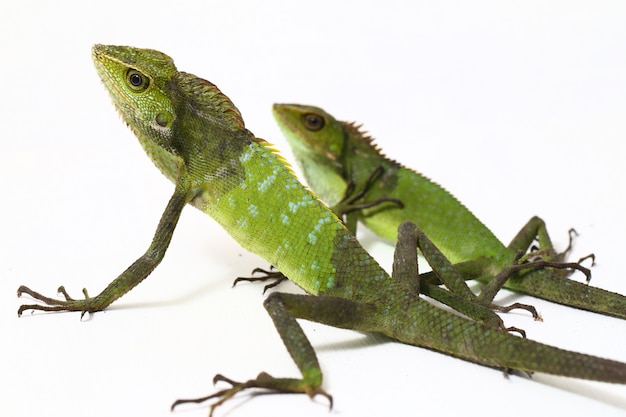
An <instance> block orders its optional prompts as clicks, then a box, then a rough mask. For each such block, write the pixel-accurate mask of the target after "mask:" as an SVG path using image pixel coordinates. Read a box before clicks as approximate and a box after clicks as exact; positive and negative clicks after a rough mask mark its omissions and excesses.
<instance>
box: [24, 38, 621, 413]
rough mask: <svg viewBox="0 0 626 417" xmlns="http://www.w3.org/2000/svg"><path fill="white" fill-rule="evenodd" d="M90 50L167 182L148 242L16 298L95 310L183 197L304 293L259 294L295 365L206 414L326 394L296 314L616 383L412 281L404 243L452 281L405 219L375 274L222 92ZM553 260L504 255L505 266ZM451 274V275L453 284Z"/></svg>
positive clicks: (123, 56) (131, 280)
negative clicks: (66, 281) (112, 273)
mask: <svg viewBox="0 0 626 417" xmlns="http://www.w3.org/2000/svg"><path fill="white" fill-rule="evenodd" d="M93 60H94V63H95V66H96V69H97V72H98V74H99V75H100V77H101V79H102V81H103V83H104V85H105V87H106V88H107V89H108V91H109V93H110V95H111V97H112V100H113V102H114V104H115V106H116V107H117V109H118V111H119V112H120V113H121V115H122V117H123V119H124V121H125V122H126V123H127V124H128V125H129V127H130V128H131V129H132V131H133V132H134V133H135V135H136V136H137V137H138V139H139V141H140V143H141V145H142V146H143V148H144V149H145V151H146V152H147V154H148V155H149V157H150V158H151V159H152V161H153V162H154V163H155V165H156V166H157V167H158V168H159V169H160V170H161V172H162V173H163V174H165V176H166V177H167V178H169V179H170V180H171V181H172V182H173V183H174V184H175V190H174V193H173V195H172V197H171V198H170V200H169V202H168V204H167V206H166V208H165V211H164V213H163V215H162V217H161V220H160V222H159V225H158V227H157V230H156V232H155V235H154V238H153V241H152V243H151V244H150V246H149V248H148V250H147V251H146V253H145V254H144V255H142V256H141V257H139V259H137V261H135V262H134V263H133V264H132V265H130V266H129V267H128V269H126V270H125V271H124V272H122V274H120V276H119V277H117V278H116V279H115V280H114V281H113V282H111V284H109V285H108V286H107V287H106V288H105V289H104V290H103V291H102V292H101V293H100V294H98V295H97V296H95V297H89V296H88V295H87V292H86V291H85V290H83V292H84V294H85V298H84V299H73V298H72V297H70V296H69V295H68V293H67V292H66V291H65V289H63V288H62V287H61V288H60V292H61V293H62V294H63V295H64V297H63V298H64V299H55V298H50V297H46V296H44V295H42V294H40V293H38V292H36V291H33V290H31V289H29V288H27V287H25V286H22V287H20V288H19V289H18V295H24V294H26V295H29V296H30V297H33V298H34V299H36V300H38V302H39V303H35V304H28V305H22V306H21V307H20V309H19V314H22V313H23V312H24V311H28V310H39V311H77V312H80V313H81V314H85V313H93V312H96V311H100V310H103V309H105V308H106V307H107V306H109V305H110V304H111V303H112V302H113V301H115V300H116V299H118V298H119V297H121V296H122V295H124V294H125V293H127V292H128V291H130V290H131V289H132V288H134V287H135V286H136V285H137V284H138V283H139V282H141V281H142V280H143V279H144V278H146V277H147V276H148V275H149V274H150V273H151V272H152V270H154V268H155V267H156V266H157V265H158V264H159V262H160V261H161V260H162V259H163V256H164V254H165V251H166V249H167V247H168V245H169V242H170V239H171V237H172V234H173V232H174V229H175V227H176V223H177V221H178V219H179V216H180V214H181V212H182V210H183V208H184V207H185V206H186V205H187V204H190V205H192V206H194V207H196V208H198V209H200V210H202V211H203V212H205V213H207V214H208V215H210V216H211V217H213V218H214V219H215V220H216V221H217V222H218V223H219V224H220V225H222V226H223V227H224V228H225V229H226V230H227V231H228V232H229V233H230V235H231V236H232V237H233V238H234V239H235V240H236V241H237V242H239V243H240V244H241V245H242V246H243V247H244V248H246V249H247V250H249V251H251V252H254V253H257V254H259V255H260V256H262V257H263V258H265V259H266V260H267V261H268V262H270V263H271V264H273V265H275V266H276V267H277V268H278V269H279V270H280V271H281V272H282V273H284V274H285V275H286V276H287V277H288V278H289V279H290V280H292V281H293V282H294V283H295V284H297V285H299V286H300V287H301V288H302V289H303V290H304V291H305V292H306V293H307V294H285V293H280V292H274V293H272V294H270V295H269V296H268V297H267V298H266V300H265V303H264V305H265V307H266V309H267V311H268V313H269V315H270V317H271V318H272V320H273V321H274V324H275V326H276V329H277V331H278V333H279V335H280V336H281V338H282V340H283V342H284V344H285V346H286V347H287V350H288V351H289V353H290V355H291V357H292V358H293V360H294V361H295V363H296V365H297V366H298V368H299V369H300V372H301V375H300V377H297V378H275V377H272V376H270V375H268V374H266V373H263V372H262V373H260V374H259V375H258V376H257V377H256V378H252V379H250V380H248V381H245V382H236V381H233V380H231V379H229V378H226V377H224V376H221V375H217V376H216V377H215V380H219V381H225V382H227V383H230V384H231V386H230V387H229V388H226V389H224V390H221V391H219V392H217V393H215V394H212V395H209V396H207V397H205V398H200V399H194V400H179V401H176V402H175V403H174V405H173V407H174V406H176V405H178V404H181V403H185V402H190V401H194V402H198V401H204V400H208V399H213V400H214V401H215V402H214V403H213V404H212V405H211V413H213V410H214V409H215V407H217V406H219V405H221V404H223V403H224V402H225V401H227V400H228V399H230V398H231V397H232V396H234V395H236V394H237V393H239V392H241V391H244V390H247V389H251V388H257V389H262V390H266V391H268V392H271V393H285V392H289V393H304V394H307V395H309V396H311V397H313V396H316V395H322V396H325V397H326V398H328V399H329V401H331V404H332V398H331V396H330V395H329V394H327V393H326V392H325V391H324V390H323V388H322V372H321V370H320V366H319V364H318V361H317V358H316V355H315V351H314V350H313V347H312V346H311V344H310V343H309V341H308V339H307V337H306V335H305V334H304V332H303V331H302V329H301V327H300V325H299V324H298V323H297V321H296V319H305V320H312V321H317V322H320V323H325V324H328V325H332V326H337V327H341V328H346V329H355V330H360V331H368V332H377V333H382V334H385V335H387V336H389V337H391V338H393V339H395V340H398V341H400V342H404V343H409V344H413V345H416V346H423V347H427V348H430V349H433V350H436V351H439V352H442V353H445V354H449V355H452V356H455V357H458V358H462V359H465V360H468V361H472V362H476V363H479V364H482V365H486V366H490V367H496V368H501V369H505V370H522V371H527V372H545V373H551V374H556V375H563V376H569V377H574V378H585V379H591V380H599V381H605V382H613V383H626V364H624V363H621V362H617V361H614V360H609V359H602V358H598V357H595V356H590V355H585V354H582V353H576V352H571V351H566V350H562V349H558V348H555V347H551V346H547V345H544V344H541V343H538V342H535V341H531V340H528V339H525V338H522V337H518V336H515V335H512V334H510V333H509V332H507V331H506V329H505V328H504V326H503V324H502V321H501V320H500V319H499V318H498V316H497V315H495V313H493V311H492V310H491V309H490V308H491V307H493V306H491V305H490V304H489V303H488V302H477V301H476V300H475V299H474V298H473V297H474V296H473V295H472V294H471V293H470V292H469V290H468V289H467V292H465V290H455V291H454V292H453V291H448V290H446V289H443V288H440V287H437V286H434V285H430V284H428V283H421V282H420V276H419V273H418V266H417V256H416V253H417V251H416V247H419V248H420V249H421V250H422V252H423V253H424V254H425V255H426V258H427V259H428V261H429V263H430V264H431V266H432V267H433V269H434V271H435V272H436V274H437V276H438V278H439V279H441V280H442V281H444V283H446V285H449V286H451V287H454V288H457V286H458V285H461V286H462V285H464V280H463V278H462V277H460V276H459V275H458V274H456V273H455V268H454V266H452V265H451V264H450V262H449V261H448V260H447V259H446V258H445V257H443V256H442V255H441V252H439V251H438V250H437V248H436V247H435V246H434V245H432V243H431V242H430V241H429V240H428V239H427V238H426V236H424V235H423V234H422V233H421V232H420V230H419V229H417V228H416V227H415V225H413V224H412V223H403V224H402V225H401V226H400V228H399V239H398V245H397V247H396V255H395V257H394V264H393V274H392V275H391V276H390V275H388V274H387V273H386V272H385V271H384V270H383V269H382V268H381V267H380V265H379V264H378V263H377V262H376V261H375V260H374V259H373V258H372V257H371V256H370V255H369V254H368V253H367V252H366V251H365V250H364V249H363V248H362V247H361V245H360V244H359V242H358V241H357V240H356V239H355V237H354V236H353V235H352V234H351V233H350V231H349V230H348V229H347V228H346V227H345V226H344V225H343V223H342V222H341V221H340V220H339V219H338V218H337V217H336V216H335V214H333V212H332V211H331V210H330V209H329V208H328V207H327V206H326V205H324V204H323V203H322V202H320V200H319V199H318V198H317V197H316V195H315V194H313V193H312V192H311V191H309V190H308V189H307V188H305V187H304V186H302V185H301V184H300V183H299V182H298V180H297V179H296V177H295V176H294V174H293V172H292V171H291V169H290V168H289V166H288V165H287V164H286V163H285V161H284V160H283V159H282V158H281V157H280V156H279V155H278V154H277V152H276V151H275V150H273V149H272V148H271V146H270V145H269V144H268V143H267V142H265V141H264V140H262V139H259V138H257V137H255V136H254V135H253V134H252V133H251V132H249V131H248V130H247V129H246V128H245V126H244V123H243V120H242V117H241V115H240V113H239V111H238V110H237V108H236V107H235V106H234V105H233V104H232V103H231V101H230V100H229V99H228V98H227V97H226V96H225V95H223V94H222V93H221V92H220V91H219V90H218V89H217V87H216V86H215V85H213V84H211V83H210V82H208V81H205V80H203V79H201V78H198V77H196V76H194V75H191V74H188V73H184V72H180V71H178V70H177V69H176V67H175V65H174V63H173V61H172V59H171V58H170V57H168V56H167V55H165V54H163V53H161V52H158V51H154V50H149V49H138V48H131V47H122V46H104V45H95V46H94V47H93ZM546 266H552V267H557V268H561V267H562V268H571V267H572V266H571V265H568V264H563V265H557V264H550V263H546V262H544V261H537V262H517V263H512V264H511V265H510V270H511V271H512V272H516V271H520V270H526V269H529V270H532V269H537V268H539V269H540V268H544V267H546ZM459 282H460V283H461V284H459ZM424 291H432V292H433V295H434V297H435V298H438V299H441V300H443V301H444V302H446V303H447V304H449V305H451V306H453V307H454V308H455V309H456V310H458V311H460V312H463V313H464V314H465V316H466V317H462V316H460V315H457V314H455V313H453V312H450V311H447V310H444V309H442V308H439V307H436V306H434V305H433V304H431V303H430V302H428V301H426V300H425V299H423V298H421V297H420V293H421V292H424Z"/></svg>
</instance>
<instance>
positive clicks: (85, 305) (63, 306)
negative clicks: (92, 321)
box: [17, 285, 102, 318]
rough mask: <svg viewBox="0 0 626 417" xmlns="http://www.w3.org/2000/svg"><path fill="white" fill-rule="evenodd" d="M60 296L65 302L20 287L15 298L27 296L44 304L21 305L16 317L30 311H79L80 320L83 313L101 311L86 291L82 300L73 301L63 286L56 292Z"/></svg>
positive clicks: (84, 290)
mask: <svg viewBox="0 0 626 417" xmlns="http://www.w3.org/2000/svg"><path fill="white" fill-rule="evenodd" d="M57 291H58V292H59V293H60V294H62V295H63V297H64V298H65V300H58V299H56V298H50V297H46V296H45V295H43V294H40V293H38V292H37V291H33V290H31V289H30V288H28V287H26V286H24V285H22V286H20V287H19V288H18V289H17V296H18V297H21V296H22V294H28V295H29V296H31V297H32V298H34V299H35V300H39V301H41V302H42V303H44V304H23V305H21V306H20V308H19V309H18V310H17V315H18V316H21V315H22V313H24V311H27V310H32V311H35V310H37V311H80V312H81V314H80V316H81V318H82V317H83V316H84V315H85V313H93V312H95V311H99V310H102V307H98V306H96V305H95V303H94V302H93V300H94V299H93V298H90V297H89V294H88V293H87V290H86V289H85V288H83V294H84V296H85V299H84V300H75V299H73V298H72V297H70V295H69V294H68V293H67V291H65V288H64V287H63V286H61V287H59V289H58V290H57Z"/></svg>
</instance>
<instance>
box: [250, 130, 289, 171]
mask: <svg viewBox="0 0 626 417" xmlns="http://www.w3.org/2000/svg"><path fill="white" fill-rule="evenodd" d="M252 140H254V141H255V142H256V143H258V144H259V145H261V146H262V147H264V148H265V149H267V150H268V151H270V152H271V153H272V154H273V155H274V156H275V157H276V158H277V159H278V160H279V161H280V162H281V163H282V164H283V165H284V166H285V168H286V169H287V171H288V172H289V173H290V174H291V175H293V176H294V177H295V176H296V174H295V172H294V171H293V168H292V167H291V164H290V163H289V161H287V160H286V159H285V157H284V156H282V154H281V153H280V151H279V150H278V149H276V148H275V147H274V144H272V143H269V142H268V141H266V140H265V139H261V138H257V137H256V136H254V135H253V137H252Z"/></svg>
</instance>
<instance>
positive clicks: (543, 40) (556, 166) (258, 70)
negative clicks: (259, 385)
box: [0, 0, 626, 417]
mask: <svg viewBox="0 0 626 417" xmlns="http://www.w3.org/2000/svg"><path fill="white" fill-rule="evenodd" d="M2 9H3V10H2V13H1V15H0V48H1V50H0V52H1V55H0V56H1V57H2V58H1V61H0V75H1V78H0V79H1V80H2V81H1V82H2V84H1V85H2V87H1V88H2V90H1V91H2V95H1V99H0V123H1V126H2V130H1V131H0V132H1V133H0V135H1V139H0V140H1V141H2V142H1V143H2V150H1V152H0V186H1V190H2V206H1V207H2V209H1V210H2V212H1V215H0V230H1V236H2V238H1V239H0V275H1V280H0V329H1V331H2V334H3V337H2V341H1V342H0V343H1V345H0V349H1V350H0V380H1V382H2V383H3V384H2V385H3V387H4V388H3V391H2V400H1V401H0V414H1V415H5V416H41V415H46V416H51V417H52V416H61V415H62V416H85V415H89V416H93V417H95V416H171V415H172V414H170V412H169V410H168V409H169V405H170V404H171V402H172V401H173V400H174V399H176V398H180V397H190V396H199V395H204V394H206V393H209V392H211V391H212V390H213V387H212V385H211V379H212V377H213V375H214V374H215V373H217V372H220V373H224V374H225V375H227V376H230V377H232V378H235V379H247V378H249V377H253V376H254V375H256V373H257V372H259V371H261V370H264V371H267V372H269V373H271V374H274V375H278V376H297V370H296V368H295V366H294V365H293V364H292V362H291V360H290V358H289V356H288V354H287V352H286V350H285V349H284V347H283V346H282V344H281V341H280V339H279V337H278V335H277V333H276V332H275V330H274V329H273V327H272V324H271V321H270V319H269V318H268V316H267V315H266V313H265V311H264V310H263V308H262V300H263V297H262V295H261V288H262V287H261V286H260V285H241V286H240V287H239V288H235V289H231V285H230V284H231V281H232V279H233V278H234V277H236V276H238V275H246V274H248V272H249V271H250V270H251V269H252V268H253V267H255V266H267V265H266V263H265V262H264V261H263V260H262V259H259V258H257V257H256V256H254V255H252V254H250V253H246V252H245V251H243V250H242V249H241V248H240V247H239V246H238V245H237V244H235V243H234V242H233V241H232V240H231V239H230V238H229V237H228V235H227V234H226V233H225V232H224V231H222V230H221V229H220V228H219V227H218V226H217V225H216V224H215V223H214V222H213V221H212V220H211V219H210V218H208V217H206V216H204V215H203V214H202V213H200V212H198V211H196V210H194V209H193V208H188V209H186V210H185V211H184V213H183V216H182V219H181V221H180V224H179V226H178V228H177V231H176V233H175V235H174V239H173V241H172V244H171V247H170V250H169V252H168V253H167V255H166V257H165V260H164V262H163V263H162V265H161V266H159V268H157V270H156V271H155V272H154V273H153V274H152V275H151V276H150V278H149V279H147V280H146V282H144V283H142V284H141V285H140V286H139V287H137V288H136V289H135V290H134V291H132V292H131V293H129V294H128V295H127V296H125V297H123V298H122V299H121V300H120V301H119V302H117V303H115V304H114V306H112V307H111V308H110V309H109V310H107V311H106V312H104V313H99V314H96V315H94V316H92V317H89V319H88V320H84V321H83V322H81V321H80V320H79V315H78V314H75V313H72V314H68V313H65V314H48V315H42V314H36V315H30V314H27V315H26V316H25V317H22V318H20V319H18V318H17V315H16V311H17V307H18V306H19V305H20V304H21V303H22V302H28V301H29V300H28V299H23V300H20V299H17V298H16V296H15V291H16V289H17V287H18V285H20V284H27V285H29V286H31V287H32V288H34V289H36V290H39V291H41V292H44V293H46V294H49V295H53V294H54V292H55V291H56V288H57V287H58V285H60V284H64V285H65V286H66V288H67V289H68V291H70V292H71V293H72V294H74V295H75V296H79V295H80V290H81V289H82V288H83V286H86V287H87V288H88V289H89V290H90V292H91V293H92V295H95V294H97V293H98V292H99V291H100V290H101V289H102V288H103V287H104V286H105V285H106V284H107V283H108V282H109V281H111V280H112V279H113V278H114V277H115V276H117V275H118V274H119V273H120V272H121V271H122V270H123V269H124V268H126V266H128V265H129V264H130V263H131V262H132V261H133V260H134V259H135V258H136V257H137V256H139V255H140V254H141V253H143V251H144V250H145V249H146V247H147V245H148V244H149V241H150V239H151V237H152V233H153V231H154V229H155V227H156V224H157V222H158V219H159V217H160V215H161V211H162V210H163V208H164V207H165V204H166V203H167V200H168V198H169V196H170V194H171V192H172V191H173V186H172V184H170V183H169V182H168V181H167V180H166V179H165V178H163V177H162V176H161V175H160V174H159V173H158V171H157V170H156V169H155V168H154V167H153V166H152V164H151V162H150V161H149V160H148V158H147V157H146V156H145V155H143V151H142V149H141V148H140V146H139V145H138V144H137V141H136V140H135V138H134V137H133V136H132V134H131V132H130V131H129V130H128V129H127V128H125V127H124V125H123V124H122V123H121V122H120V121H119V120H118V117H117V116H116V114H115V111H114V110H113V107H112V106H111V104H110V103H109V98H108V97H107V93H106V92H105V91H104V88H103V87H102V86H101V85H100V82H99V80H98V78H97V76H96V73H95V71H94V69H93V67H92V64H91V58H90V47H91V45H92V44H93V43H111V44H129V45H134V46H141V47H151V48H155V49H159V50H162V51H164V52H166V53H168V54H169V55H171V56H172V57H173V58H174V59H175V61H176V63H177V65H178V68H179V69H181V70H184V71H188V72H191V73H194V74H197V75H199V76H202V77H204V78H207V79H209V80H210V81H212V82H214V83H216V84H217V85H218V86H219V87H220V89H221V90H222V91H223V92H225V93H226V94H227V95H228V96H229V97H230V98H231V99H232V100H233V101H234V102H235V103H236V105H237V106H238V107H239V109H240V110H241V112H242V113H243V115H244V119H245V121H246V123H247V126H248V128H249V129H250V130H252V131H253V132H254V133H255V134H256V135H257V136H259V137H263V138H265V139H267V140H269V141H271V142H273V143H275V144H276V146H277V147H278V148H279V149H281V150H283V152H284V154H285V155H286V156H287V157H288V158H290V157H291V155H290V154H289V153H288V150H287V149H286V145H285V141H284V139H283V137H282V136H281V134H280V132H279V130H278V128H277V127H276V125H275V123H274V121H273V119H272V116H271V112H270V106H271V104H272V103H273V102H299V103H306V104H314V105H318V106H321V107H324V108H326V109H327V110H328V111H329V112H331V113H333V114H335V115H336V116H337V117H338V118H340V119H344V120H356V121H359V122H362V123H364V124H365V128H367V129H368V130H369V131H370V132H371V133H372V134H373V135H374V136H375V137H376V138H377V140H378V143H379V144H380V145H381V146H382V147H383V148H384V149H385V150H386V152H387V153H388V154H389V155H390V156H392V157H395V158H397V159H399V160H400V161H402V162H403V163H405V164H406V165H409V166H411V167H413V168H415V169H418V170H420V171H421V172H423V173H425V174H427V175H429V176H431V177H432V178H434V179H436V180H437V181H438V182H440V183H442V184H444V185H445V186H446V187H447V188H449V189H450V190H451V191H452V192H453V193H454V194H456V195H457V196H458V197H459V198H460V199H461V201H463V202H465V203H466V204H467V205H468V206H469V207H470V208H471V209H472V210H473V211H474V212H475V213H476V214H477V215H478V217H479V218H481V219H483V220H484V221H485V223H486V224H487V225H489V226H490V227H491V228H492V229H493V230H494V232H495V233H496V235H497V236H499V237H500V238H501V239H502V240H504V241H508V240H509V239H510V238H511V237H512V236H513V235H514V234H515V232H516V231H517V230H518V229H519V227H521V226H522V224H524V223H525V221H526V220H527V219H528V218H530V217H531V216H532V215H534V214H538V215H541V216H542V217H543V218H544V219H545V220H546V221H547V223H548V225H549V226H550V230H551V232H552V235H553V238H554V241H555V243H556V244H557V245H558V246H559V247H561V248H562V247H564V246H565V244H566V242H567V239H566V236H567V234H566V232H567V229H568V228H570V227H572V226H574V227H576V228H577V230H578V231H579V233H580V237H579V239H577V240H576V248H575V252H574V258H577V257H578V256H582V255H585V254H586V253H588V252H590V251H594V252H595V253H596V254H597V256H598V265H597V267H595V268H594V270H593V273H594V276H593V284H595V285H596V286H600V287H603V288H606V289H610V290H613V291H618V292H621V293H626V276H625V273H624V270H625V269H626V267H625V266H624V262H625V258H624V250H623V248H624V246H625V245H624V239H625V238H626V222H625V220H624V214H625V213H626V199H625V198H624V187H625V185H626V184H625V182H626V175H625V172H624V159H625V157H626V145H624V138H625V134H626V117H625V116H624V115H625V112H626V52H625V49H624V48H625V47H624V45H625V44H626V43H625V42H626V25H625V24H624V22H626V6H624V3H623V2H622V1H617V0H616V1H595V2H586V1H572V0H568V1H550V2H546V1H524V2H518V1H478V2H464V1H458V2H454V1H437V2H435V1H433V2H425V1H405V2H401V1H390V0H385V1H384V2H383V1H378V2H373V1H363V0H360V1H343V2H339V1H316V2H296V1H282V2H281V1H267V0H266V1H263V2H253V1H203V2H198V4H194V3H192V2H184V1H180V2H172V1H169V2H160V1H145V2H134V3H133V2H129V1H116V0H107V1H100V2H87V1H80V2H79V1H75V2H68V1H54V2H50V1H41V2H33V1H27V0H24V1H19V2H18V1H12V2H11V4H5V5H3V7H2ZM362 238H363V241H364V243H365V245H366V246H367V247H368V248H369V249H370V250H371V251H372V252H373V253H374V254H375V255H376V256H377V258H378V259H379V260H380V262H381V263H382V264H383V265H385V266H390V264H391V254H392V247H391V246H390V245H387V244H385V243H380V242H377V241H376V239H375V238H374V237H372V236H371V235H368V234H364V235H363V236H362ZM578 278H579V277H578ZM283 289H289V290H293V288H291V287H290V286H285V287H283ZM513 300H518V301H522V302H531V303H533V304H535V305H536V306H537V307H538V308H539V310H540V311H541V312H542V314H543V316H544V318H545V322H543V323H538V322H533V321H531V320H530V319H529V318H528V317H526V316H525V315H524V314H510V315H507V316H506V317H505V321H506V322H507V324H510V325H517V326H519V327H523V328H525V329H526V330H527V332H528V335H529V336H530V337H531V338H533V339H537V340H540V341H543V342H546V343H549V344H553V345H558V346H560V347H564V348H569V349H573V350H577V351H583V352H587V353H593V354H596V355H601V356H605V357H610V358H613V359H617V360H621V361H626V321H623V320H618V319H613V318H606V317H602V316H599V315H595V314H592V313H586V312H579V311H576V310H573V309H569V308H566V307H561V306H555V305H552V304H550V303H546V302H542V301H540V300H535V299H530V298H526V297H520V296H514V295H512V294H511V293H503V296H502V297H501V298H500V301H501V302H504V303H507V302H511V301H513ZM303 325H304V326H305V329H306V331H307V334H308V335H309V336H310V339H311V341H312V343H313V344H314V346H315V348H316V349H317V352H318V354H319V359H320V361H321V364H322V368H323V371H324V372H325V381H324V388H325V389H327V390H328V391H329V392H330V393H332V394H333V395H334V397H335V408H334V409H333V411H332V412H331V414H328V410H327V406H326V402H325V400H324V399H322V398H319V399H316V400H315V401H311V400H309V399H308V398H306V397H303V396H257V397H251V396H249V395H243V396H241V397H240V399H238V400H235V401H232V402H231V403H229V404H227V405H225V406H224V407H222V408H221V409H218V411H217V415H219V416H222V415H223V416H226V415H228V416H231V415H232V416H251V415H254V416H264V415H268V416H269V415H272V416H278V415H285V416H292V415H296V414H297V415H299V416H305V415H311V416H326V415H337V416H346V417H347V416H366V415H397V416H403V415H417V414H419V415H434V414H437V415H463V416H471V415H480V416H482V415H485V414H487V415H496V414H498V415H503V414H505V415H508V416H516V415H526V416H528V415H548V414H549V413H551V412H557V411H558V412H559V413H562V414H563V415H568V416H570V417H571V416H587V415H591V414H593V415H603V416H609V415H618V414H623V413H624V411H626V387H624V386H612V385H609V384H602V383H590V382H584V381H577V380H570V379H566V378H557V377H548V376H545V375H535V376H534V378H533V379H532V380H531V379H526V378H522V377H517V376H513V377H511V378H509V379H505V378H504V377H503V375H502V373H500V372H499V371H496V370H492V369H487V368H484V367H481V366H477V365H474V364H470V363H467V362H464V361H460V360H457V359H454V358H451V357H448V356H444V355H441V354H438V353H434V352H430V351H427V350H424V349H420V348H416V347H412V346H404V345H400V344H397V343H391V342H388V341H386V340H384V339H382V338H380V337H377V336H371V335H364V334H360V333H355V332H350V331H343V330H337V329H332V328H328V327H325V326H321V325H318V324H312V323H304V324H303ZM206 414H207V408H206V407H205V406H188V407H183V408H181V409H180V410H178V411H176V412H175V414H173V415H180V416H205V415H206Z"/></svg>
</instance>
